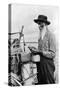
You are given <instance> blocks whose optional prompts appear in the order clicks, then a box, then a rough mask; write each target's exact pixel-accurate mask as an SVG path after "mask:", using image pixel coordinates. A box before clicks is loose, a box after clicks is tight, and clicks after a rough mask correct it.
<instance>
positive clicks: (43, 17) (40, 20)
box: [34, 15, 50, 25]
mask: <svg viewBox="0 0 60 90" xmlns="http://www.w3.org/2000/svg"><path fill="white" fill-rule="evenodd" d="M34 22H35V23H37V24H40V23H41V22H44V23H46V24H47V25H49V24H50V21H48V20H47V16H45V15H39V16H38V19H34Z"/></svg>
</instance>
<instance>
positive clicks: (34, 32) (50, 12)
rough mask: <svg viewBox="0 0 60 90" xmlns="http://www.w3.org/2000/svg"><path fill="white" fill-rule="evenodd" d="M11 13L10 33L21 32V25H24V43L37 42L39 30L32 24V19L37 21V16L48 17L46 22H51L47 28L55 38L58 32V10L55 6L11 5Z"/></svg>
mask: <svg viewBox="0 0 60 90" xmlns="http://www.w3.org/2000/svg"><path fill="white" fill-rule="evenodd" d="M11 12H12V13H11V32H12V33H13V32H19V31H21V28H22V25H24V29H23V33H24V38H25V41H32V42H33V41H37V40H38V37H39V30H38V25H37V24H36V23H34V19H37V17H38V15H41V14H42V15H46V16H47V17H48V20H49V21H50V22H51V24H50V25H49V26H48V28H49V29H50V30H51V31H53V33H55V35H56V37H57V35H58V30H59V28H58V27H59V24H58V20H59V16H58V15H59V8H58V7H57V6H42V5H27V4H12V6H11ZM17 36H18V35H16V37H17ZM13 37H14V36H13Z"/></svg>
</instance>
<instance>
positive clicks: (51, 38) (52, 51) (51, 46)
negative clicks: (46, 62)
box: [43, 34, 56, 59]
mask: <svg viewBox="0 0 60 90" xmlns="http://www.w3.org/2000/svg"><path fill="white" fill-rule="evenodd" d="M55 41H56V40H55V37H54V35H52V34H49V38H48V47H49V49H48V51H47V52H45V51H43V55H44V56H45V57H47V58H50V59H52V58H54V57H55V55H56V43H55Z"/></svg>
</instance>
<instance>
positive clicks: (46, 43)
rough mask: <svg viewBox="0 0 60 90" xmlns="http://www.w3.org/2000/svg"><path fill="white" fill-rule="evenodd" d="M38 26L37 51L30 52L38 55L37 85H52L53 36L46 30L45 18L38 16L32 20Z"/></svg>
mask: <svg viewBox="0 0 60 90" xmlns="http://www.w3.org/2000/svg"><path fill="white" fill-rule="evenodd" d="M34 22H35V23H37V24H38V28H39V31H40V38H39V40H38V51H37V50H32V53H34V54H39V55H40V62H37V72H38V74H37V77H38V84H53V83H55V80H54V71H55V65H54V58H55V54H56V47H55V40H54V36H53V34H52V33H51V32H50V31H49V30H48V25H49V24H50V22H49V21H48V20H47V16H45V15H39V16H38V19H34Z"/></svg>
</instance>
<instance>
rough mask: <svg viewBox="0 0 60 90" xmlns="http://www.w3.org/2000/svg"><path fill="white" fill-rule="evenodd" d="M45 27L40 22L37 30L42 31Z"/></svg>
mask: <svg viewBox="0 0 60 90" xmlns="http://www.w3.org/2000/svg"><path fill="white" fill-rule="evenodd" d="M45 26H46V24H45V23H43V22H41V23H40V24H39V25H38V27H39V30H40V31H42V30H43V29H44V27H45Z"/></svg>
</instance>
